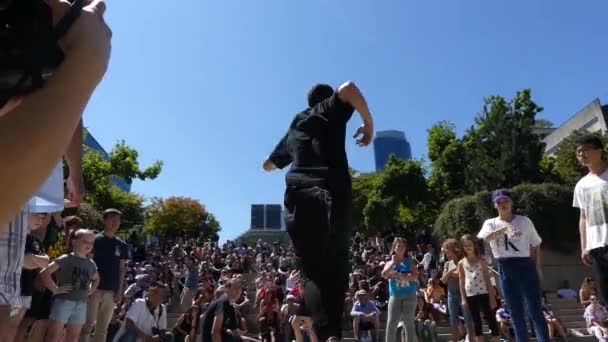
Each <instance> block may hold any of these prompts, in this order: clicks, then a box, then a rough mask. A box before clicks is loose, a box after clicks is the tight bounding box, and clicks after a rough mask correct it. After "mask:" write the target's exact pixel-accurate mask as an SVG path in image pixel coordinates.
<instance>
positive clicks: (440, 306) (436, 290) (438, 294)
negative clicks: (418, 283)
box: [424, 278, 447, 314]
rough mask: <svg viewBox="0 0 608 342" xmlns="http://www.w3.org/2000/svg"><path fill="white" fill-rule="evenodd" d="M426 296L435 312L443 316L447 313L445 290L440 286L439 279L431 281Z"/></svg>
mask: <svg viewBox="0 0 608 342" xmlns="http://www.w3.org/2000/svg"><path fill="white" fill-rule="evenodd" d="M424 295H425V300H426V302H427V303H429V304H431V306H432V307H433V309H434V310H437V311H439V312H441V313H442V314H445V313H446V312H447V308H446V305H445V290H444V289H443V287H442V286H441V285H440V283H439V280H438V279H436V278H432V279H429V281H428V286H427V287H426V291H425V293H424Z"/></svg>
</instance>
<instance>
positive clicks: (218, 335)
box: [211, 331, 222, 342]
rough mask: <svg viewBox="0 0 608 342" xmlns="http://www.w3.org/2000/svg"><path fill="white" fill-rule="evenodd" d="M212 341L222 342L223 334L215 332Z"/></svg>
mask: <svg viewBox="0 0 608 342" xmlns="http://www.w3.org/2000/svg"><path fill="white" fill-rule="evenodd" d="M211 340H212V341H213V342H222V333H221V332H220V331H218V332H214V333H213V334H212V335H211Z"/></svg>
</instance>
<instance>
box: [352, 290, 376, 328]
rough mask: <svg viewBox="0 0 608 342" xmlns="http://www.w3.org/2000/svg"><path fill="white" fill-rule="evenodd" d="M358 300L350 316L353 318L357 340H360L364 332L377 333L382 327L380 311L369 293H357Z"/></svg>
mask: <svg viewBox="0 0 608 342" xmlns="http://www.w3.org/2000/svg"><path fill="white" fill-rule="evenodd" d="M356 298H357V301H356V302H355V304H354V305H353V308H352V310H351V312H350V315H351V316H352V318H353V332H354V334H355V338H356V339H359V336H360V335H359V334H360V333H361V332H362V331H370V330H374V331H375V330H377V329H378V328H379V327H380V310H378V307H376V304H374V302H372V301H371V300H369V295H368V293H367V291H365V290H359V291H357V293H356Z"/></svg>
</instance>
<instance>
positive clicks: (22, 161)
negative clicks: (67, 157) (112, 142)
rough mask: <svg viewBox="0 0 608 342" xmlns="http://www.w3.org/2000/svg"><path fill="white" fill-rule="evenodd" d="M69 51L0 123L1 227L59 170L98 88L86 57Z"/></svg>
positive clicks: (79, 52) (84, 53) (97, 79)
mask: <svg viewBox="0 0 608 342" xmlns="http://www.w3.org/2000/svg"><path fill="white" fill-rule="evenodd" d="M73 51H75V52H74V53H73V54H71V55H67V56H66V58H65V60H64V62H63V63H62V64H61V65H60V66H59V67H58V68H57V69H56V72H55V74H54V76H53V77H52V78H50V79H49V80H48V81H47V83H46V85H45V86H44V87H43V88H41V89H39V90H38V91H36V92H34V93H32V94H30V95H28V96H27V97H26V98H25V99H24V101H23V103H22V104H21V105H20V106H18V107H17V108H15V109H13V110H12V111H10V112H9V113H7V114H6V115H4V116H1V117H0V146H2V153H1V154H0V164H1V165H3V167H2V168H0V188H2V189H3V198H4V199H5V200H4V201H2V204H1V205H0V222H7V221H8V220H10V219H11V217H12V216H13V215H14V214H15V213H17V212H18V211H19V210H20V208H21V207H22V206H23V204H24V203H25V202H26V201H27V200H28V198H30V197H31V196H32V194H34V192H35V191H36V190H38V188H39V187H40V186H41V185H42V183H43V182H44V180H45V179H46V178H47V177H48V175H49V173H50V172H51V170H52V169H53V167H55V166H56V165H57V161H59V160H60V159H61V156H62V154H63V152H64V151H65V149H66V146H67V145H68V143H69V142H70V139H71V138H72V136H73V133H74V130H75V128H76V126H77V124H78V122H79V120H80V117H81V115H82V112H83V111H84V108H85V106H86V104H87V102H88V101H89V98H90V96H91V95H92V93H93V91H94V90H95V87H96V86H97V84H98V83H99V80H100V77H98V76H94V75H91V74H92V73H91V72H87V70H86V67H87V58H88V54H87V53H86V52H84V51H77V50H73ZM41 137H44V139H41ZM23 151H27V153H23ZM4 227H7V226H6V225H4V226H0V230H5V229H6V228H4Z"/></svg>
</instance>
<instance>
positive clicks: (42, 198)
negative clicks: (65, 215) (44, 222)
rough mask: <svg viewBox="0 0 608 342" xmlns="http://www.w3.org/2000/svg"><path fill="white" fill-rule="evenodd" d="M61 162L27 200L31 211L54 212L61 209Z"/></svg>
mask: <svg viewBox="0 0 608 342" xmlns="http://www.w3.org/2000/svg"><path fill="white" fill-rule="evenodd" d="M64 197H65V195H64V193H63V163H61V162H59V164H57V166H55V168H54V169H53V172H51V174H50V175H49V177H48V178H47V179H46V181H44V183H43V184H42V186H41V187H40V190H38V192H37V193H36V195H35V196H34V197H32V198H31V199H30V201H29V210H30V212H32V213H54V212H56V211H61V210H63V199H64Z"/></svg>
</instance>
